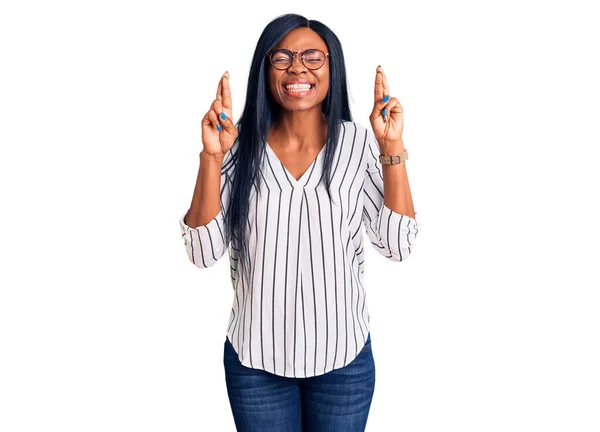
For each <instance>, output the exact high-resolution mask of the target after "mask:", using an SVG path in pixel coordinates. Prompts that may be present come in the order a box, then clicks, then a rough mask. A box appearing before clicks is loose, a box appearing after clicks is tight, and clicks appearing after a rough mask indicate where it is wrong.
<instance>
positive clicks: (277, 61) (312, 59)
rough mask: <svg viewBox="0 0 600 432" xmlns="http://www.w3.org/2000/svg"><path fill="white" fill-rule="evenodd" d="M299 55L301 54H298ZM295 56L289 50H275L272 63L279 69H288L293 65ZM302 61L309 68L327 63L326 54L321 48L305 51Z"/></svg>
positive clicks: (316, 67)
mask: <svg viewBox="0 0 600 432" xmlns="http://www.w3.org/2000/svg"><path fill="white" fill-rule="evenodd" d="M296 55H299V54H296ZM292 61H293V57H292V55H291V54H290V52H289V51H284V50H280V51H274V52H273V54H271V63H273V66H275V67H276V68H277V69H287V68H289V67H290V66H291V65H292ZM302 63H303V64H304V66H306V67H307V68H308V69H318V68H320V67H321V66H323V64H324V63H325V54H324V53H323V52H321V51H319V50H308V51H305V52H304V58H303V59H302Z"/></svg>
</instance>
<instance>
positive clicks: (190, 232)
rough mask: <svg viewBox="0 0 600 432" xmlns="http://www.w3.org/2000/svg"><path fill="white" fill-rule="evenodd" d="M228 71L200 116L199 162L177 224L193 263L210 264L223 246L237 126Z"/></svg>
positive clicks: (219, 254)
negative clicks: (187, 205)
mask: <svg viewBox="0 0 600 432" xmlns="http://www.w3.org/2000/svg"><path fill="white" fill-rule="evenodd" d="M231 105H232V104H231V92H230V89H229V73H228V72H226V73H225V74H224V75H223V76H222V77H221V80H220V81H219V85H218V87H217V95H216V98H215V100H214V101H213V103H212V105H211V107H210V109H209V110H208V112H207V113H206V114H205V116H204V118H203V119H202V143H203V145H204V148H203V149H202V151H201V152H200V166H199V168H198V176H197V178H196V186H195V187H194V194H193V196H192V202H191V205H190V207H189V209H188V210H187V211H186V212H185V213H184V214H183V216H181V218H180V220H179V225H180V228H181V235H182V238H183V241H184V244H185V247H186V250H187V254H188V257H189V259H190V261H192V263H194V264H195V265H196V266H197V267H200V268H206V267H210V266H211V265H213V264H214V263H215V262H216V261H217V260H218V259H219V258H220V257H221V256H222V255H223V254H224V252H225V250H227V247H228V241H227V237H228V236H227V235H226V232H225V223H224V222H225V214H226V212H227V208H228V206H229V195H230V190H231V181H232V176H233V173H234V166H235V159H236V158H235V157H234V155H235V153H236V151H237V149H236V147H237V145H234V143H235V142H236V141H235V140H236V138H237V136H238V130H237V128H236V126H235V124H234V123H233V119H232V118H231V115H232V114H231V112H232V106H231Z"/></svg>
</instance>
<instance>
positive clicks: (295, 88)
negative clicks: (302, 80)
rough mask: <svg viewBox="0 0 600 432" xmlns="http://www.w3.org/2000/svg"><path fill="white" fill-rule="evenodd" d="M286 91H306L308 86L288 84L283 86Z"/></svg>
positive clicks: (308, 88)
mask: <svg viewBox="0 0 600 432" xmlns="http://www.w3.org/2000/svg"><path fill="white" fill-rule="evenodd" d="M285 88H286V90H289V91H306V90H310V88H311V85H310V84H288V85H286V86H285Z"/></svg>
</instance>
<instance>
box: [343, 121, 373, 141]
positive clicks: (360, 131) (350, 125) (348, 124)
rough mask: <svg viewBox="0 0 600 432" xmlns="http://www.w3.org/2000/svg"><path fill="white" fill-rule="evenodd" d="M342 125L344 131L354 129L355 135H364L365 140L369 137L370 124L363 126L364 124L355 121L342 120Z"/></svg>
mask: <svg viewBox="0 0 600 432" xmlns="http://www.w3.org/2000/svg"><path fill="white" fill-rule="evenodd" d="M342 126H343V128H344V129H345V130H346V131H356V135H357V136H361V137H363V138H364V137H366V138H367V140H369V139H370V138H371V136H372V135H373V132H372V131H371V126H370V125H369V127H367V126H365V125H364V124H362V123H360V122H357V121H347V120H342Z"/></svg>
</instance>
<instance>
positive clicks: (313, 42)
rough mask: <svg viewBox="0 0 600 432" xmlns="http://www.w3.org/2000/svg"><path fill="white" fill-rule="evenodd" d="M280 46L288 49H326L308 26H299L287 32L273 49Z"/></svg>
mask: <svg viewBox="0 0 600 432" xmlns="http://www.w3.org/2000/svg"><path fill="white" fill-rule="evenodd" d="M281 48H285V49H289V50H290V51H304V50H307V49H310V48H317V49H320V50H321V51H327V44H326V43H325V41H324V40H323V39H322V38H321V36H319V35H318V34H317V32H315V31H314V30H312V29H309V28H308V27H301V28H297V29H294V30H292V31H291V32H289V33H288V34H287V35H285V37H284V38H283V39H281V40H280V41H279V43H278V44H277V45H275V47H274V49H281Z"/></svg>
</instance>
